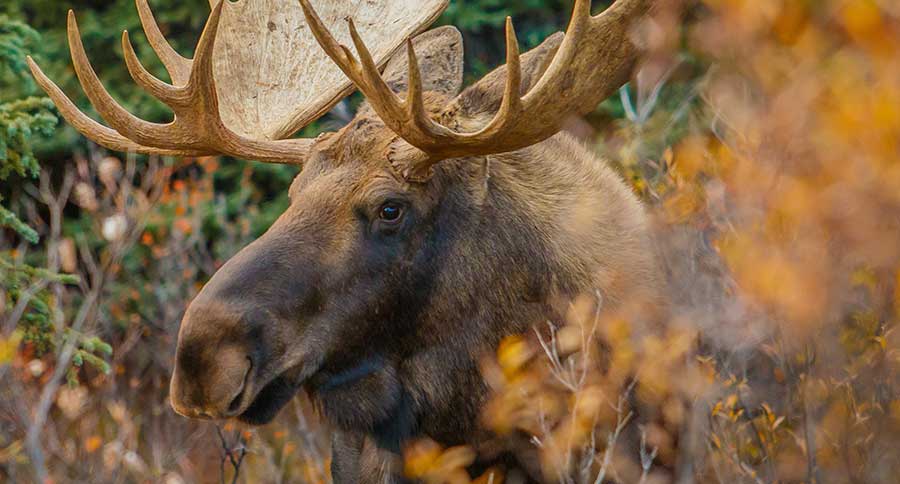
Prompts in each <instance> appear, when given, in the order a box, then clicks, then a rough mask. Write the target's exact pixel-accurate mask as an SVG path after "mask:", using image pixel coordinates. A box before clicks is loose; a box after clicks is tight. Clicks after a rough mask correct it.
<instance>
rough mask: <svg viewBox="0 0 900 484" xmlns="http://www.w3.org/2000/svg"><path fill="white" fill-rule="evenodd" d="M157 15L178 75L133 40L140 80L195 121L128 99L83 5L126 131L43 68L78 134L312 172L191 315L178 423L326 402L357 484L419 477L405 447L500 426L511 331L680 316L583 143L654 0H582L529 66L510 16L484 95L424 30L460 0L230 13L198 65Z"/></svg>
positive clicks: (465, 438) (167, 59)
mask: <svg viewBox="0 0 900 484" xmlns="http://www.w3.org/2000/svg"><path fill="white" fill-rule="evenodd" d="M312 3H315V4H316V9H314V7H313V5H312ZM136 4H137V9H138V12H139V14H140V18H141V22H142V25H143V27H144V30H145V32H146V35H147V39H148V41H149V43H150V44H151V46H152V47H153V48H154V50H155V52H156V53H157V54H158V55H159V57H160V59H161V60H162V62H163V64H164V66H165V67H166V69H167V71H168V74H169V75H170V77H171V83H167V82H164V81H162V80H160V79H158V78H157V77H155V76H153V75H152V74H151V73H150V72H149V71H148V70H146V69H145V68H144V67H143V66H142V65H141V63H140V61H139V60H138V58H137V55H136V54H135V51H134V49H133V47H132V44H131V42H130V40H129V37H128V33H127V32H125V33H124V34H123V39H122V45H123V52H124V56H125V61H126V66H127V68H128V71H129V72H130V74H131V75H132V77H133V78H134V80H135V82H136V83H137V84H139V85H140V86H141V87H142V88H143V89H145V90H146V91H148V92H149V93H151V94H152V95H154V96H155V97H156V98H158V99H160V100H161V101H162V102H164V103H165V104H167V105H168V106H169V107H171V109H172V111H173V112H174V114H175V117H174V120H173V121H172V122H171V123H169V124H157V123H151V122H147V121H144V120H141V119H139V118H136V117H135V116H133V115H132V114H130V113H129V112H127V111H126V110H125V109H124V108H122V107H121V106H120V105H119V104H117V103H116V101H115V100H114V99H113V98H112V96H111V95H110V94H109V93H108V92H107V91H106V90H105V89H104V87H103V85H102V83H101V81H100V80H99V78H98V76H97V74H96V73H95V71H94V70H93V68H92V67H91V65H90V61H89V60H88V57H87V54H86V52H85V50H84V47H83V45H82V43H81V40H80V35H79V32H78V26H77V23H76V20H75V17H74V15H73V14H72V13H71V12H70V13H69V19H68V22H69V24H68V26H69V42H70V48H71V54H72V59H73V62H74V67H75V72H76V74H77V76H78V78H79V80H80V82H81V85H82V87H83V88H84V91H85V93H86V95H87V96H88V98H89V99H90V101H91V102H92V103H93V105H94V107H95V109H96V111H97V112H98V113H99V114H100V116H101V117H102V118H103V119H104V120H105V121H106V122H107V123H108V125H109V127H107V126H105V125H102V124H100V123H99V122H97V121H94V120H93V119H92V118H90V117H88V116H87V115H86V114H84V113H83V112H81V111H80V110H79V109H78V108H77V107H76V106H75V104H74V103H73V102H72V101H71V100H69V99H68V98H67V97H66V95H65V94H64V93H63V92H62V90H61V89H60V88H59V87H58V86H57V85H56V84H54V83H53V81H51V80H50V79H49V78H48V77H47V76H46V75H45V74H44V73H43V72H42V71H41V69H40V68H39V67H38V65H37V64H36V63H35V62H34V61H33V60H32V59H30V58H29V59H28V62H29V65H30V68H31V70H32V72H33V74H34V76H35V78H36V79H37V81H38V83H39V84H40V86H41V87H42V88H43V89H44V90H45V91H46V92H47V93H48V95H49V96H50V97H51V98H52V100H53V101H54V102H55V104H56V106H57V107H58V109H59V111H60V113H61V114H62V115H63V116H64V117H65V119H66V120H67V121H68V122H69V123H70V124H71V125H72V126H74V127H75V128H76V129H78V130H79V131H80V132H81V133H82V134H84V135H85V136H86V137H88V138H90V139H91V140H93V141H95V142H96V143H98V144H100V145H102V146H104V147H107V148H109V149H112V150H120V151H130V152H138V153H145V154H156V155H169V156H202V155H217V154H218V155H227V156H234V157H240V158H245V159H252V160H258V161H261V162H273V163H291V164H299V165H302V169H301V171H300V172H299V174H298V175H297V177H296V179H295V180H294V181H293V183H292V185H291V187H290V200H291V201H290V206H289V207H288V208H287V209H286V211H285V212H284V213H283V214H282V215H281V216H280V217H279V218H278V219H277V221H276V222H275V223H274V224H273V225H272V226H271V227H270V228H269V229H268V231H266V232H265V234H264V235H262V236H261V237H260V238H259V239H257V240H256V241H254V242H253V243H251V244H250V245H248V246H247V247H245V248H244V249H243V250H241V251H240V252H239V253H238V254H237V255H235V256H234V257H233V258H231V259H230V260H229V261H227V263H225V264H224V265H223V266H222V267H221V269H219V271H218V272H217V273H215V274H214V275H213V277H212V278H211V279H210V280H209V282H208V283H207V284H206V285H205V287H203V289H202V290H201V291H200V293H199V294H198V295H197V296H196V298H195V299H194V300H193V301H192V302H191V304H190V306H189V307H188V309H187V311H186V313H185V315H184V319H183V321H182V325H181V329H180V332H179V337H178V343H177V349H176V356H175V367H174V372H173V375H172V380H171V388H170V399H171V405H172V407H173V408H174V409H175V411H176V412H178V413H179V414H182V415H184V416H187V417H191V418H203V419H228V418H235V419H238V420H241V421H244V422H247V423H249V424H258V425H261V424H265V423H267V422H269V421H271V420H272V419H273V418H274V416H275V415H276V413H277V412H278V411H279V410H280V409H281V408H282V407H283V406H284V405H285V404H286V403H287V402H289V401H290V400H291V399H292V398H293V397H294V395H295V394H296V393H297V392H298V391H301V390H305V391H307V392H308V393H309V395H310V396H311V397H312V398H313V399H314V400H315V401H316V402H317V404H318V406H319V407H320V409H321V412H322V414H323V415H324V418H326V419H327V420H328V421H329V422H330V424H331V425H332V427H333V428H334V436H333V460H332V474H333V477H334V479H335V481H336V482H396V481H397V480H399V479H400V477H399V475H398V474H399V471H398V469H396V468H394V467H392V466H391V465H390V463H391V462H393V461H392V460H391V458H390V456H391V455H394V454H396V453H397V452H398V450H399V449H400V447H401V445H403V443H404V442H406V441H407V440H408V439H410V438H413V437H416V436H428V437H430V438H432V439H434V440H436V441H438V442H441V443H444V444H446V445H455V444H460V443H464V442H473V441H477V440H478V439H480V438H482V436H483V435H484V434H485V429H484V428H482V427H483V426H482V424H481V423H480V419H479V412H480V408H481V406H482V404H483V403H484V402H485V400H486V398H487V393H488V391H487V387H486V384H485V382H484V381H483V377H482V376H481V373H480V371H479V359H480V358H481V357H482V356H483V355H485V354H486V353H489V352H491V351H493V350H494V349H495V348H496V347H497V345H498V344H499V342H500V341H501V339H502V338H504V337H506V336H508V335H511V334H516V333H522V332H525V331H528V330H529V328H530V327H532V326H533V325H535V324H537V323H542V322H544V321H546V320H548V319H552V318H555V317H557V316H558V314H559V311H560V306H559V301H561V300H566V299H567V298H573V297H575V296H577V295H579V294H582V293H585V292H589V293H592V294H593V293H595V292H596V293H599V294H600V295H601V296H602V299H603V304H604V310H609V311H615V310H616V309H617V308H621V307H623V306H625V305H637V306H640V307H644V308H647V311H648V314H649V313H651V312H653V311H654V310H657V308H658V307H661V306H662V305H663V302H662V298H661V296H660V294H661V292H662V291H661V290H660V281H661V280H662V274H661V272H662V271H661V269H660V268H659V267H658V262H657V257H656V256H655V255H654V249H653V243H652V240H651V236H650V229H649V222H648V218H647V216H646V215H645V213H644V210H643V208H642V206H641V203H640V202H639V200H638V199H637V197H636V196H635V195H634V194H633V193H632V192H631V191H630V190H629V188H628V187H627V186H626V184H625V183H624V182H623V180H622V179H621V178H620V177H619V175H618V174H617V173H616V172H614V171H613V169H612V168H611V167H610V166H608V165H607V164H606V163H605V162H603V161H601V160H600V159H598V158H597V157H595V156H594V155H593V154H591V153H590V152H589V151H588V150H587V149H585V148H584V147H583V146H582V145H581V144H580V143H579V142H577V141H576V140H574V139H573V138H571V137H570V136H568V135H566V134H565V133H562V132H561V131H560V130H561V126H562V124H563V122H564V121H565V119H566V118H567V117H568V116H571V115H573V114H576V115H577V114H584V113H586V112H588V111H591V110H593V109H594V108H595V106H596V105H597V104H598V103H599V102H600V101H602V100H603V99H605V98H607V97H608V96H609V95H611V94H612V93H614V92H616V90H617V89H619V87H620V86H621V85H623V84H624V83H625V82H627V81H628V79H629V77H630V76H631V74H632V71H633V70H634V68H635V66H636V63H637V59H638V55H639V46H638V45H637V43H636V41H635V36H634V30H635V29H634V27H635V25H636V23H637V22H638V21H639V20H640V19H642V18H644V17H646V15H648V14H649V12H650V10H651V8H652V5H651V4H652V1H651V0H617V1H616V2H615V3H613V4H612V5H611V6H610V7H609V8H607V9H606V10H605V11H604V12H602V13H600V14H597V15H592V13H591V2H590V0H576V1H575V4H574V12H573V14H572V17H571V19H570V21H569V24H568V28H567V30H566V32H565V33H558V34H555V35H553V36H550V37H548V38H547V39H546V40H545V41H544V42H543V43H541V44H540V45H539V46H537V47H535V48H534V49H532V50H530V51H528V52H527V53H524V54H521V55H520V53H519V44H518V41H517V39H516V34H515V30H514V28H513V24H512V22H511V21H510V20H509V19H507V22H506V56H507V59H506V64H505V65H503V66H501V67H499V68H497V69H496V70H494V71H493V72H491V73H489V74H488V75H486V76H485V77H484V78H482V79H481V80H479V81H477V82H476V83H474V84H473V85H471V86H470V87H468V88H466V89H462V87H463V86H462V84H463V82H462V60H463V49H462V38H461V36H460V34H459V32H458V31H457V30H456V29H455V28H453V27H441V28H436V29H433V30H430V31H426V32H424V33H420V32H421V31H422V30H423V29H424V28H426V27H427V26H428V25H430V23H431V22H433V21H434V20H435V19H436V17H437V15H438V14H439V13H440V12H441V11H442V10H443V9H444V8H445V7H446V0H425V1H414V0H396V1H393V2H387V3H385V2H366V1H363V2H337V1H330V2H329V1H327V0H299V3H298V2H296V1H293V0H290V1H289V0H279V1H267V2H262V1H254V0H243V1H242V2H230V1H226V0H211V7H212V10H211V14H210V16H209V18H208V20H207V23H206V26H205V28H204V30H203V32H202V35H201V37H200V39H199V41H198V45H197V47H196V50H195V54H194V57H193V59H192V60H191V59H186V58H184V57H181V56H180V55H179V54H177V53H176V52H175V51H174V49H172V48H171V47H170V46H169V44H168V43H167V41H166V40H165V38H164V36H163V34H162V32H161V30H160V28H159V26H158V25H157V24H156V22H155V20H154V18H153V14H152V13H151V11H150V8H149V6H148V4H147V1H146V0H136ZM319 13H322V15H321V16H320V15H319ZM343 19H346V26H345V27H343V28H337V27H341V26H340V25H338V24H339V23H343V22H342V20H343ZM357 25H359V26H360V27H359V28H357ZM332 31H334V32H339V34H333V33H332ZM417 34H418V35H417ZM335 35H339V36H340V37H341V38H342V39H344V40H347V39H348V37H349V42H351V43H352V44H353V46H354V49H355V54H354V53H353V51H351V49H350V48H348V47H347V46H345V45H344V44H343V43H341V42H340V41H339V40H338V39H337V38H336V37H335ZM364 38H365V39H366V41H364V40H363V39H364ZM404 45H405V52H402V53H399V54H396V55H395V54H394V51H395V50H397V48H398V47H401V48H402V47H403V46H404ZM354 88H355V89H358V90H359V91H361V93H362V94H363V95H364V97H365V101H364V102H363V104H362V105H361V106H360V107H359V109H358V112H357V114H356V115H355V118H354V119H353V120H352V121H350V122H349V124H347V125H346V126H344V127H343V128H342V129H340V130H338V131H336V132H327V133H324V134H321V135H319V136H318V137H316V138H314V139H306V138H294V137H292V135H293V134H294V133H295V132H297V131H298V130H299V129H300V128H302V127H304V126H306V125H308V124H310V123H311V122H312V121H314V120H315V119H316V118H318V117H319V116H321V115H322V114H323V113H325V112H327V111H328V110H329V109H330V108H331V107H332V106H334V105H335V103H337V102H338V101H340V100H341V99H342V98H343V97H345V96H346V95H348V94H349V93H350V92H351V91H352V90H353V89H354Z"/></svg>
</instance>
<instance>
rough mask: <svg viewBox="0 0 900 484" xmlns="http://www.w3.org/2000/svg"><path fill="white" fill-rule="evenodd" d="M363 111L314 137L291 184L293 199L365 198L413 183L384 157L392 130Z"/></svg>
mask: <svg viewBox="0 0 900 484" xmlns="http://www.w3.org/2000/svg"><path fill="white" fill-rule="evenodd" d="M365 111H366V110H365V108H364V109H363V112H361V113H360V115H358V116H357V117H356V118H355V119H354V120H353V121H351V122H350V124H348V125H347V126H346V127H344V128H343V129H341V130H340V131H338V132H336V133H326V134H324V135H322V136H321V137H320V138H319V139H318V140H317V142H316V143H315V145H314V147H313V149H312V150H311V154H310V156H309V158H308V159H307V161H306V163H305V164H304V167H303V169H302V170H301V171H300V173H299V174H298V175H297V177H296V178H295V179H294V181H293V183H292V184H291V188H290V197H291V201H292V203H296V202H298V201H301V200H304V199H307V198H315V199H317V200H321V201H327V202H329V203H334V204H336V205H337V204H340V205H343V204H346V203H350V204H356V203H365V202H371V201H372V200H376V201H377V200H383V199H386V198H390V197H392V196H398V195H402V194H408V193H409V192H410V191H411V190H412V189H413V187H411V186H410V184H409V183H407V182H406V181H404V180H403V179H402V177H400V176H399V175H398V174H397V173H396V171H395V170H394V169H393V168H392V166H391V164H390V162H389V161H388V158H387V147H388V145H389V144H390V143H391V141H393V140H394V139H395V138H396V135H394V134H393V132H391V131H390V130H389V129H388V128H386V127H385V126H384V124H383V123H382V122H381V121H380V120H379V119H378V118H377V117H375V116H372V115H371V114H370V113H368V112H365Z"/></svg>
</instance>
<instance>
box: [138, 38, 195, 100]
mask: <svg viewBox="0 0 900 484" xmlns="http://www.w3.org/2000/svg"><path fill="white" fill-rule="evenodd" d="M122 52H123V53H124V54H125V66H126V67H127V68H128V73H129V74H131V78H132V79H134V82H136V83H137V84H138V85H139V86H141V88H142V89H144V90H145V91H147V92H149V93H150V94H151V95H153V97H155V98H157V99H159V100H160V101H162V102H164V103H166V105H167V106H169V107H172V106H173V105H179V106H184V105H185V99H184V98H183V96H179V93H180V92H181V91H180V90H179V89H178V88H177V87H175V86H172V85H170V84H168V83H165V82H163V81H161V80H160V79H159V78H157V77H156V76H154V75H153V74H151V73H150V71H148V70H147V69H146V68H145V67H144V64H142V63H141V61H140V59H138V56H137V53H135V51H134V46H133V45H132V44H131V39H130V38H129V36H128V31H127V30H125V31H123V32H122Z"/></svg>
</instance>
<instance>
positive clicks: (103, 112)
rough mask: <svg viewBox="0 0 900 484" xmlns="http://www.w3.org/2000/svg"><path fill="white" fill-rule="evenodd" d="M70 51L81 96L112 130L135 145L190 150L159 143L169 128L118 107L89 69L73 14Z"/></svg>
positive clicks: (69, 27) (95, 74) (88, 61)
mask: <svg viewBox="0 0 900 484" xmlns="http://www.w3.org/2000/svg"><path fill="white" fill-rule="evenodd" d="M68 36H69V51H70V53H71V55H72V63H73V64H74V66H75V74H76V75H77V76H78V80H79V82H80V83H81V87H82V89H84V93H85V94H86V95H87V97H88V99H90V101H91V104H93V105H94V107H95V108H96V109H97V112H98V113H100V116H101V117H102V118H103V119H104V120H105V121H106V122H107V123H109V125H110V126H112V128H113V129H115V130H116V131H118V132H119V133H121V134H123V135H124V136H125V137H127V138H128V139H131V140H133V141H135V142H137V143H138V144H142V145H146V146H153V147H157V148H166V149H192V148H193V147H191V146H177V145H171V144H168V143H162V142H161V140H164V139H166V138H167V137H169V135H170V134H171V127H170V126H171V125H163V124H157V123H150V122H147V121H144V120H142V119H140V118H138V117H136V116H134V115H133V114H131V113H129V112H128V111H127V110H126V109H125V108H123V107H122V106H121V105H119V104H118V103H117V102H116V100H115V99H113V97H112V96H111V95H110V94H109V91H107V90H106V88H105V87H103V83H101V82H100V78H99V77H97V73H96V72H95V71H94V68H93V67H92V66H91V62H90V60H89V59H88V57H87V53H86V52H85V50H84V44H82V43H81V33H80V32H79V30H78V23H77V21H76V20H75V13H74V12H73V11H72V10H69V19H68Z"/></svg>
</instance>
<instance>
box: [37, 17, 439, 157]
mask: <svg viewBox="0 0 900 484" xmlns="http://www.w3.org/2000/svg"><path fill="white" fill-rule="evenodd" d="M135 1H136V4H137V9H138V13H139V15H140V19H141V24H142V26H143V28H144V31H145V32H146V34H147V39H148V41H149V42H150V45H151V46H152V47H153V49H154V51H156V53H157V55H158V56H159V58H160V59H161V60H162V62H163V65H164V66H165V67H166V70H167V71H168V72H169V76H170V77H171V79H172V83H171V84H169V83H166V82H163V81H161V80H160V79H158V78H156V77H154V76H153V75H152V74H151V73H150V72H149V71H147V69H146V68H145V67H144V66H143V65H142V64H141V62H140V60H138V57H137V55H136V54H135V51H134V48H133V47H132V45H131V41H130V39H129V36H128V32H123V35H122V49H123V51H124V54H125V63H126V66H127V68H128V72H129V73H130V74H131V77H132V78H133V79H134V81H135V82H136V83H137V84H138V85H139V86H141V87H142V88H143V89H144V90H146V91H147V92H149V93H150V94H152V95H153V96H154V97H156V98H157V99H159V100H160V101H162V102H163V103H165V104H166V105H167V106H168V107H169V108H171V109H172V111H173V112H174V113H175V118H174V120H173V121H172V122H171V123H168V124H158V123H151V122H148V121H144V120H142V119H139V118H137V117H135V116H134V115H132V114H131V113H129V112H128V111H127V110H125V109H124V108H123V107H122V106H121V105H120V104H118V103H117V102H116V101H115V100H114V99H113V97H112V96H111V95H110V94H109V92H108V91H107V90H106V89H105V88H104V87H103V84H102V83H101V82H100V79H99V78H98V77H97V74H96V72H95V71H94V69H93V67H92V66H91V63H90V60H88V57H87V54H86V53H85V49H84V45H83V44H82V41H81V35H80V33H79V31H78V24H77V22H76V20H75V15H74V13H73V12H72V11H71V10H70V11H69V16H68V39H69V49H70V52H71V55H72V61H73V63H74V66H75V73H76V75H77V77H78V80H79V82H80V83H81V86H82V88H83V89H84V92H85V94H86V95H87V97H88V99H89V100H90V101H91V103H92V104H93V105H94V107H95V108H96V110H97V112H98V113H99V114H100V116H101V117H102V118H103V120H104V121H106V123H107V124H108V125H109V126H110V127H106V126H103V125H102V124H100V123H98V122H96V121H94V120H93V119H91V118H90V117H88V116H87V115H86V114H84V113H83V112H82V111H80V110H79V109H78V108H77V107H76V106H75V104H74V103H73V102H72V101H71V100H70V99H69V98H68V97H66V95H65V94H64V93H63V91H62V90H61V89H60V88H59V86H57V85H56V84H55V83H54V82H53V81H52V80H50V78H48V77H47V76H46V75H45V74H44V73H43V71H41V69H40V67H39V66H38V65H37V64H36V63H35V62H34V60H33V59H31V58H30V57H29V58H28V64H29V67H30V68H31V71H32V74H33V75H34V77H35V78H36V79H37V82H38V84H39V85H40V86H41V87H42V88H43V89H44V90H45V91H46V92H47V94H48V95H49V96H50V98H51V99H52V100H53V101H54V103H55V104H56V105H57V107H58V108H59V110H60V113H61V114H62V115H63V117H64V118H65V119H66V120H67V121H68V122H69V123H70V124H71V125H73V126H74V127H75V128H76V129H77V130H78V131H80V132H81V133H82V134H84V135H85V136H87V137H88V138H91V139H92V140H94V141H95V142H97V143H99V144H101V145H103V146H105V147H107V148H110V149H113V150H119V151H136V152H140V153H148V154H162V155H177V156H197V155H209V154H226V155H231V156H235V157H239V158H248V159H256V160H259V161H266V162H277V163H301V162H302V161H303V160H304V159H305V158H306V155H307V152H308V149H309V146H310V144H311V141H310V140H306V139H280V138H285V137H288V136H290V135H291V134H292V133H293V132H295V131H296V130H297V129H299V128H301V127H303V126H305V125H306V124H308V123H309V122H311V121H313V120H314V119H315V118H316V117H318V116H319V115H321V114H323V113H324V112H325V111H327V110H328V109H329V108H330V107H331V106H333V105H334V104H335V103H337V102H338V101H339V100H340V99H341V98H342V97H344V96H345V95H346V94H348V93H349V91H350V88H351V83H350V82H349V80H346V79H344V78H343V76H342V75H341V73H340V71H339V70H338V69H336V68H334V66H333V65H332V64H331V63H330V62H329V61H328V60H327V59H326V58H325V55H324V54H323V53H321V52H320V51H319V50H318V49H310V48H309V47H310V46H312V45H313V44H314V41H313V40H312V37H311V35H310V34H309V33H308V32H307V31H306V29H305V28H304V27H305V25H304V21H303V15H302V14H301V12H300V8H299V7H298V5H297V4H296V3H295V2H294V0H270V1H267V2H257V1H253V2H248V1H245V2H238V3H233V4H232V2H229V1H227V0H210V3H211V6H212V12H211V13H210V15H209V18H208V20H207V22H206V26H205V27H204V29H203V33H202V35H201V36H200V41H199V43H198V45H197V48H196V50H195V55H194V59H193V60H190V59H186V58H184V57H182V56H180V55H179V54H178V53H177V52H175V50H174V49H172V47H171V46H170V45H169V44H168V42H167V41H166V39H165V37H164V36H163V34H162V32H161V30H160V28H159V26H158V25H157V23H156V21H155V19H154V18H153V14H152V13H151V11H150V7H149V5H148V4H147V0H135ZM413 3H416V4H417V5H418V7H419V8H413V6H412V4H413ZM226 4H228V5H227V6H225V5H226ZM446 4H447V0H426V1H425V2H424V3H422V2H421V1H420V0H398V1H396V2H390V3H380V2H378V3H371V2H360V3H359V4H358V5H357V4H349V3H343V2H331V3H325V7H326V8H327V9H329V13H330V14H331V15H332V16H333V17H335V16H338V15H347V13H348V12H355V13H356V14H357V15H359V16H362V17H364V18H366V19H368V20H373V19H380V20H382V23H379V22H374V21H372V22H370V23H369V29H368V32H369V33H370V34H371V35H373V36H375V37H376V38H377V40H378V42H377V51H378V54H377V57H378V58H379V59H380V60H385V59H387V58H388V56H389V55H390V54H391V52H392V51H393V50H394V48H395V47H396V46H397V45H399V44H400V43H401V41H402V39H404V38H408V37H410V36H412V35H414V34H415V33H417V32H418V31H419V30H420V29H421V28H422V27H423V26H426V25H428V24H430V23H431V22H432V21H433V20H434V18H435V17H436V16H437V15H438V14H439V13H440V12H441V11H442V10H443V9H444V8H445V7H446ZM223 9H224V11H223ZM223 17H225V20H224V21H223ZM220 24H221V26H220ZM217 39H218V42H217ZM260 46H266V48H267V50H266V51H264V52H262V54H263V55H260V51H259V47H260ZM218 84H221V85H218Z"/></svg>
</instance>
